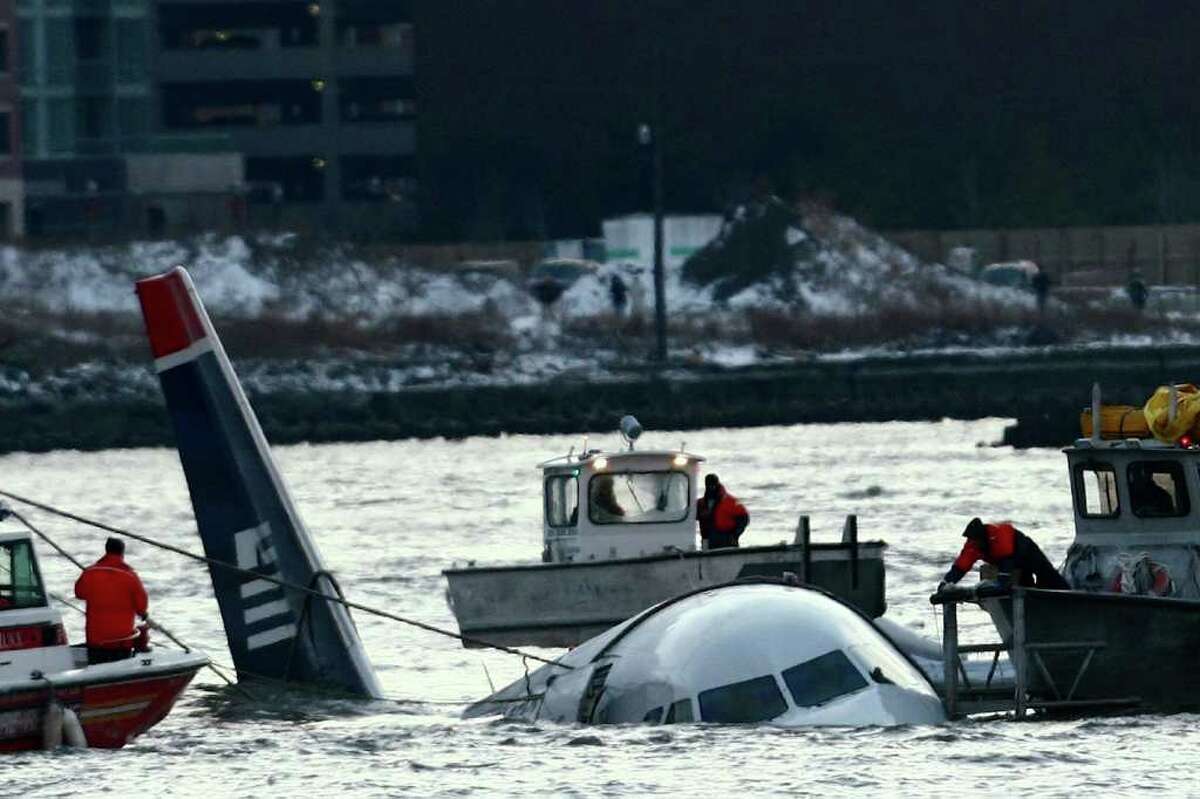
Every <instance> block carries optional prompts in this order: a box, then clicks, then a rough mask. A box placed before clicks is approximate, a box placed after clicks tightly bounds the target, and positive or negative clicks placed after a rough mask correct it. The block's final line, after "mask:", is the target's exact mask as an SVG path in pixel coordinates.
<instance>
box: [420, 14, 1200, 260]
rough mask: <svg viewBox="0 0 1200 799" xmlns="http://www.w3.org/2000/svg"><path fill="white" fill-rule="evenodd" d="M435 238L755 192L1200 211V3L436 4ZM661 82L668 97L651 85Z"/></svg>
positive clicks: (430, 65)
mask: <svg viewBox="0 0 1200 799" xmlns="http://www.w3.org/2000/svg"><path fill="white" fill-rule="evenodd" d="M413 11H414V22H415V25H416V30H417V51H418V52H417V59H418V60H417V71H416V74H417V81H418V89H417V90H418V94H419V102H420V104H421V117H420V123H419V124H420V127H419V144H418V147H419V150H420V152H421V166H420V169H421V173H422V175H421V177H422V178H423V180H422V185H423V188H424V195H423V197H422V206H423V211H422V215H423V219H424V223H423V228H424V233H425V235H426V236H427V237H428V238H437V239H457V238H466V239H477V240H494V239H502V238H511V239H521V238H537V237H541V236H554V237H560V236H580V235H594V234H597V233H598V232H599V231H598V226H599V221H600V220H601V219H602V218H603V217H604V216H607V215H612V214H615V213H621V212H626V211H631V210H635V209H641V210H644V209H646V208H647V207H648V206H649V183H648V178H647V173H648V171H649V170H648V169H647V158H646V154H645V153H643V152H640V151H639V147H638V145H637V139H636V129H637V125H638V123H639V122H641V121H644V120H651V119H653V115H654V109H655V108H656V106H657V107H658V108H660V109H661V119H662V128H661V129H662V131H663V134H664V135H663V142H664V145H665V148H666V196H667V205H668V206H669V210H673V211H680V212H683V211H696V210H705V211H709V210H721V209H723V208H726V207H727V206H728V205H729V204H730V203H732V202H736V201H738V200H740V199H743V198H745V197H747V196H749V195H751V194H752V193H753V192H755V191H761V190H764V189H767V188H769V189H771V190H773V191H776V192H778V193H780V194H782V195H783V196H785V197H789V198H804V197H808V198H815V199H819V200H823V201H825V202H828V203H829V204H831V205H832V206H833V207H835V208H837V209H838V210H841V211H845V212H848V213H851V214H854V215H856V216H858V217H860V218H861V219H862V220H863V221H864V222H866V223H868V224H870V225H873V226H877V227H881V228H885V229H888V228H891V229H895V228H956V227H977V226H978V227H1009V226H1024V225H1037V226H1042V225H1070V224H1145V223H1158V222H1163V223H1169V222H1182V221H1195V220H1196V219H1197V218H1198V217H1200V180H1198V177H1200V163H1198V159H1197V156H1196V147H1195V146H1194V145H1195V142H1196V138H1197V122H1196V111H1197V108H1196V106H1197V94H1198V92H1200V83H1198V81H1197V77H1198V75H1200V70H1197V56H1196V54H1195V48H1194V46H1193V41H1194V40H1195V39H1196V37H1197V36H1200V24H1198V23H1200V4H1191V3H1176V2H1115V1H1114V0H1093V1H1092V2H1087V3H1084V2H1076V1H1074V0H1071V1H1070V2H1066V1H1064V0H1059V1H1058V2H1050V1H1049V0H1040V1H1038V2H1015V1H1014V2H970V1H969V0H961V1H958V0H956V1H954V2H951V1H949V0H930V1H928V2H922V3H919V4H918V3H896V2H894V0H892V1H890V2H885V1H884V0H809V1H806V2H800V1H799V0H795V1H793V2H786V1H785V0H744V1H743V2H737V1H736V0H690V1H689V2H682V1H681V0H640V1H637V2H635V1H634V0H472V1H471V2H444V0H419V1H418V2H416V3H415V5H414V9H413ZM660 94H661V97H662V101H661V103H656V102H655V98H656V96H659V95H660Z"/></svg>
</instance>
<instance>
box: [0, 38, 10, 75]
mask: <svg viewBox="0 0 1200 799" xmlns="http://www.w3.org/2000/svg"><path fill="white" fill-rule="evenodd" d="M11 71H12V62H11V61H9V54H8V28H0V72H11Z"/></svg>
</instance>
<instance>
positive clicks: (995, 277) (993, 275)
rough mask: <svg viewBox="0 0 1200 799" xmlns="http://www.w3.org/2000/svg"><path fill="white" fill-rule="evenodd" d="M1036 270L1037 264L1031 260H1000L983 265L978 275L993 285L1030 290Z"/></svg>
mask: <svg viewBox="0 0 1200 799" xmlns="http://www.w3.org/2000/svg"><path fill="white" fill-rule="evenodd" d="M1038 271H1039V269H1038V265H1037V264H1035V263H1034V262H1033V261H1001V262H1000V263H995V264H988V265H987V266H985V267H984V268H983V270H982V271H981V272H980V273H979V277H980V279H981V280H982V281H983V282H984V283H991V284H992V285H993V286H1011V287H1012V288H1018V289H1029V290H1030V291H1032V290H1033V278H1034V276H1035V275H1037V273H1038Z"/></svg>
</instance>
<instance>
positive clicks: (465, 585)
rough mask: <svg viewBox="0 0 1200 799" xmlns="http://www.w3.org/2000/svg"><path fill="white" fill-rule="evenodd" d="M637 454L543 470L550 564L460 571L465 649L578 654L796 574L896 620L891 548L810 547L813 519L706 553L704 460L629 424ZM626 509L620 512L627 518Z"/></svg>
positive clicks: (562, 460)
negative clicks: (642, 625)
mask: <svg viewBox="0 0 1200 799" xmlns="http://www.w3.org/2000/svg"><path fill="white" fill-rule="evenodd" d="M620 430H621V434H622V436H623V438H624V440H625V443H626V445H627V448H626V449H624V450H618V451H613V452H605V451H601V450H598V449H588V448H587V445H586V442H585V444H584V447H583V448H582V450H581V451H580V452H579V453H575V452H574V451H572V452H569V453H568V454H567V455H565V456H561V457H558V458H554V459H551V460H548V461H545V462H544V463H541V464H539V466H538V468H539V469H540V471H541V472H542V496H543V550H542V558H541V560H542V562H541V563H530V564H512V565H502V566H475V565H474V564H471V565H469V566H468V567H466V568H450V569H446V570H444V571H443V572H442V573H443V574H444V575H445V576H446V580H447V583H448V590H447V598H448V601H449V603H450V608H451V610H452V611H453V612H454V616H455V618H456V619H457V621H458V626H459V630H460V632H461V633H462V634H463V636H464V637H465V639H466V640H465V642H464V643H465V644H466V645H467V646H478V645H481V644H482V643H483V642H486V643H489V644H502V645H506V646H520V645H536V646H567V647H572V646H577V645H578V644H580V643H582V642H584V641H586V640H588V639H589V638H591V637H592V636H594V635H597V634H599V633H601V632H603V631H604V630H607V629H608V628H610V627H612V626H613V625H615V624H619V623H620V622H623V621H625V620H626V619H629V618H632V617H633V616H634V615H636V614H638V613H640V612H641V611H643V610H644V609H646V608H648V607H650V606H652V605H656V604H658V603H660V602H663V601H665V600H667V599H670V598H671V597H674V596H677V595H679V594H684V593H687V592H689V591H695V590H697V589H701V588H705V587H707V586H714V585H720V584H723V583H727V582H730V581H732V580H737V579H740V578H745V577H775V578H779V577H782V576H783V574H784V573H785V572H790V573H793V574H796V575H798V576H799V577H800V579H801V580H802V581H803V582H805V583H806V584H809V585H814V586H817V587H819V588H822V589H824V590H826V591H829V592H831V593H832V594H834V595H836V596H837V597H839V598H841V599H843V600H845V601H847V602H850V603H851V604H852V605H854V606H855V607H857V608H858V609H859V610H860V611H861V612H863V613H865V614H867V615H868V616H869V617H871V618H877V617H879V616H882V615H883V613H884V611H885V610H886V609H887V604H886V601H885V597H884V564H883V552H884V549H885V547H886V544H884V543H883V542H882V541H863V542H859V540H858V530H857V522H856V520H855V519H854V517H850V518H849V519H848V520H847V521H848V524H847V526H846V529H845V530H844V531H843V536H842V540H840V541H836V542H828V543H813V542H811V541H810V537H809V532H808V528H807V525H806V522H807V519H803V518H802V520H801V525H800V526H799V528H798V529H797V531H796V534H795V536H794V538H793V540H792V542H791V543H788V542H787V540H786V538H785V539H784V540H783V541H781V542H780V543H778V544H775V545H769V546H751V547H739V548H732V549H715V550H705V549H700V548H698V547H697V545H696V543H697V535H696V529H697V523H696V500H697V498H698V497H699V495H700V493H701V492H702V491H703V483H701V482H700V467H701V464H702V463H704V461H705V459H704V457H702V456H700V455H697V454H695V453H691V452H686V451H684V450H683V449H682V448H680V449H678V450H669V449H646V450H638V449H635V447H634V442H635V441H636V440H637V439H638V437H639V436H640V435H641V433H642V428H641V426H640V425H639V424H638V422H637V420H636V419H634V418H633V417H632V416H626V417H625V418H624V419H622V420H621V425H620ZM618 508H619V511H617V509H618Z"/></svg>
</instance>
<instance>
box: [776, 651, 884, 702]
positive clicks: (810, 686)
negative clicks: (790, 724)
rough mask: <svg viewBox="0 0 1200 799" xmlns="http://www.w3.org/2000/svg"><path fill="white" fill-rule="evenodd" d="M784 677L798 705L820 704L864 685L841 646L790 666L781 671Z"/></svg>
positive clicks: (860, 675) (859, 688)
mask: <svg viewBox="0 0 1200 799" xmlns="http://www.w3.org/2000/svg"><path fill="white" fill-rule="evenodd" d="M783 681H784V683H785V684H786V685H787V687H788V691H790V692H791V694H792V699H794V700H795V702H796V704H797V705H798V706H799V707H816V706H817V705H823V704H825V703H826V702H829V701H831V700H833V699H836V698H838V697H839V696H843V695H844V694H850V693H854V692H855V691H858V690H861V689H863V688H866V687H867V681H866V680H864V679H863V676H862V674H860V673H859V671H858V669H856V668H855V667H854V664H853V663H851V662H850V658H848V657H846V655H845V653H844V652H842V651H841V650H840V649H835V650H834V651H832V652H826V653H825V654H824V655H821V656H820V657H816V658H813V659H812V660H806V661H804V662H803V663H799V664H797V665H795V666H792V667H791V668H790V669H787V670H786V671H784V672H783Z"/></svg>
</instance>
